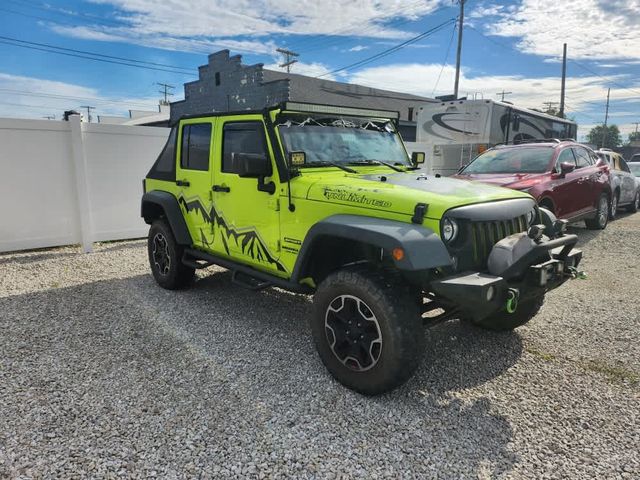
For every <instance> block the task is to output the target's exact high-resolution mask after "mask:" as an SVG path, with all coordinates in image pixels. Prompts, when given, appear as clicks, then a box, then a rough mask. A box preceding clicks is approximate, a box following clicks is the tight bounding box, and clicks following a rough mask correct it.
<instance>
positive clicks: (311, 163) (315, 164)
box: [304, 160, 358, 173]
mask: <svg viewBox="0 0 640 480" xmlns="http://www.w3.org/2000/svg"><path fill="white" fill-rule="evenodd" d="M317 165H326V166H328V167H336V168H339V169H340V170H344V171H345V172H347V173H358V172H357V171H355V170H354V169H353V168H349V167H345V166H344V165H340V164H339V163H335V162H329V161H326V160H316V161H314V162H306V163H305V164H304V166H305V167H313V166H317Z"/></svg>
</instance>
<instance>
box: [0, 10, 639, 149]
mask: <svg viewBox="0 0 640 480" xmlns="http://www.w3.org/2000/svg"><path fill="white" fill-rule="evenodd" d="M457 14H458V6H457V5H456V3H455V2H453V1H451V0H386V1H380V0H357V1H351V2H344V1H342V0H324V1H322V2H319V1H313V2H312V1H305V0H295V1H294V0H279V1H278V2H274V1H271V0H180V1H178V0H164V1H159V0H3V2H2V4H1V5H0V18H1V19H2V20H1V21H0V37H1V38H0V58H2V62H1V63H0V115H2V116H22V117H25V116H26V117H35V118H39V117H42V116H45V115H53V114H56V115H57V116H58V117H59V115H60V113H61V111H62V110H64V109H69V108H78V107H79V106H80V105H86V104H90V105H95V106H96V107H97V109H96V112H95V113H96V114H124V113H126V111H127V110H128V109H129V108H132V109H144V108H153V107H154V106H156V105H157V100H158V98H159V96H160V95H159V93H158V92H157V90H158V88H159V87H158V86H157V85H155V83H156V82H164V83H169V84H173V85H176V86H177V88H176V90H175V96H174V97H173V99H179V98H180V97H181V95H182V93H183V92H182V84H183V83H184V82H185V81H189V80H193V79H195V78H196V72H197V66H198V65H202V64H204V63H206V55H207V54H208V53H211V52H214V51H217V50H220V49H222V48H229V49H230V50H231V51H232V53H240V54H242V55H243V61H244V62H245V63H248V64H250V63H259V62H260V63H264V64H265V65H267V66H269V68H278V67H277V63H278V62H279V58H278V56H277V54H276V53H275V49H276V48H277V47H286V48H289V49H292V50H295V51H297V52H299V53H300V54H301V55H300V63H299V64H297V65H295V66H294V70H293V71H294V72H297V73H304V74H310V75H323V74H326V75H327V77H326V78H334V79H336V80H341V81H349V82H355V83H361V84H366V85H371V86H376V87H380V88H387V89H391V90H397V91H406V92H410V93H416V94H421V95H425V96H432V95H441V94H447V93H451V91H452V89H453V77H454V68H453V67H454V65H455V42H456V39H455V35H454V33H455V32H454V26H453V25H452V24H447V23H446V22H447V21H450V20H451V19H455V17H456V16H457ZM639 24H640V0H574V1H572V2H558V1H557V0H514V1H505V2H494V1H484V0H467V3H466V27H465V30H464V44H463V57H462V64H463V72H462V80H461V89H460V90H461V93H463V94H466V93H469V94H471V95H481V96H483V97H484V98H497V97H496V93H497V92H500V91H502V90H503V89H504V90H506V91H510V92H513V93H512V94H511V95H508V96H507V97H506V98H507V99H508V100H510V101H513V102H514V103H517V104H520V105H523V106H527V107H535V108H541V107H542V104H543V103H544V102H556V101H558V100H559V95H560V72H561V64H560V63H559V60H560V56H561V53H562V43H563V42H567V43H568V45H569V47H568V48H569V59H570V62H569V64H568V93H567V110H568V114H569V115H570V116H572V117H574V118H575V119H576V120H577V121H578V123H579V124H580V126H581V130H580V132H581V134H584V133H585V132H586V131H588V129H589V128H590V127H591V126H593V125H594V124H596V123H599V122H602V120H603V118H604V103H605V97H606V91H607V88H611V89H612V90H611V98H612V102H611V108H610V123H616V124H618V125H619V126H620V127H621V129H622V131H623V132H624V133H625V134H626V133H628V132H630V131H632V130H634V129H635V126H634V125H633V122H637V121H640V108H639V107H640V48H638V47H640V29H638V28H637V26H638V25H639ZM438 26H441V27H440V28H439V29H438V30H437V31H436V32H435V33H433V34H430V35H427V36H426V37H425V38H424V39H422V40H420V41H418V42H416V43H413V44H411V45H409V46H407V47H406V48H403V49H401V50H398V51H397V52H395V53H392V54H390V55H387V56H385V57H383V58H381V59H379V60H376V61H373V62H370V63H367V64H365V65H362V66H360V67H357V68H352V69H347V70H343V71H340V72H337V73H331V72H332V71H334V70H336V69H339V68H342V67H344V66H348V65H350V64H352V63H355V62H358V61H360V60H363V59H367V58H368V57H370V56H371V55H374V54H377V53H379V52H382V51H384V50H386V49H388V48H390V47H393V46H394V45H397V44H399V43H401V42H403V41H406V40H407V39H410V38H412V37H414V36H416V35H418V34H420V33H422V32H426V31H429V30H431V29H434V28H435V27H438ZM16 40H17V41H16ZM20 41H21V42H20ZM25 41H26V42H32V43H31V44H25V43H22V42H25ZM35 44H40V45H35ZM19 45H22V46H19ZM25 45H28V46H29V47H31V48H24V46H25ZM47 45H50V46H55V47H61V48H66V49H73V50H81V51H86V52H93V53H97V54H101V55H105V56H111V57H122V58H127V59H136V60H140V61H144V62H148V63H146V64H144V65H143V66H146V67H150V68H154V69H160V70H172V71H159V70H152V69H143V68H134V67H130V66H125V65H120V64H115V63H107V62H98V61H93V60H89V59H86V58H78V57H77V56H70V55H60V54H58V53H52V52H51V47H49V46H47ZM43 50H47V51H43ZM57 51H58V52H59V51H60V50H57ZM65 52H66V53H67V54H71V55H85V54H83V53H79V52H71V51H68V50H67V51H65ZM447 53H448V55H447ZM85 56H86V55H85ZM101 58H102V59H103V60H109V61H115V62H119V61H121V60H118V59H114V58H108V57H101ZM150 64H162V65H167V66H168V67H165V66H159V65H150ZM138 65H140V64H138ZM176 68H178V69H180V71H181V72H184V73H177V72H175V70H176ZM189 72H193V73H189ZM625 138H626V135H625Z"/></svg>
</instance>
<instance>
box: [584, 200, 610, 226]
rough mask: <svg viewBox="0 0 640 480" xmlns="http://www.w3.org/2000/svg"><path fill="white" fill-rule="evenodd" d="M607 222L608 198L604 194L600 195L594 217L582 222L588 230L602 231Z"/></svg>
mask: <svg viewBox="0 0 640 480" xmlns="http://www.w3.org/2000/svg"><path fill="white" fill-rule="evenodd" d="M608 221H609V197H608V196H607V194H606V193H603V194H602V195H600V198H599V199H598V208H597V209H596V216H595V217H594V218H589V219H587V220H585V221H584V223H585V225H586V226H587V228H588V229H589V230H603V229H604V228H605V227H606V226H607V222H608Z"/></svg>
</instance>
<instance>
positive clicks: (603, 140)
mask: <svg viewBox="0 0 640 480" xmlns="http://www.w3.org/2000/svg"><path fill="white" fill-rule="evenodd" d="M610 95H611V89H610V88H609V89H607V106H606V108H605V111H604V126H603V127H602V144H601V145H600V148H604V142H605V139H606V138H607V121H608V120H609V96H610Z"/></svg>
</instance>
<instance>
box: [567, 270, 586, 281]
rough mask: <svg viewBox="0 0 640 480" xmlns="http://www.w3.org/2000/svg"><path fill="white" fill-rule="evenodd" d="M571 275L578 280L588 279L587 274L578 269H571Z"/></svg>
mask: <svg viewBox="0 0 640 480" xmlns="http://www.w3.org/2000/svg"><path fill="white" fill-rule="evenodd" d="M569 273H570V274H571V276H572V277H573V278H577V279H578V280H586V279H587V274H586V273H585V272H583V271H581V270H578V269H577V268H576V267H569Z"/></svg>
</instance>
